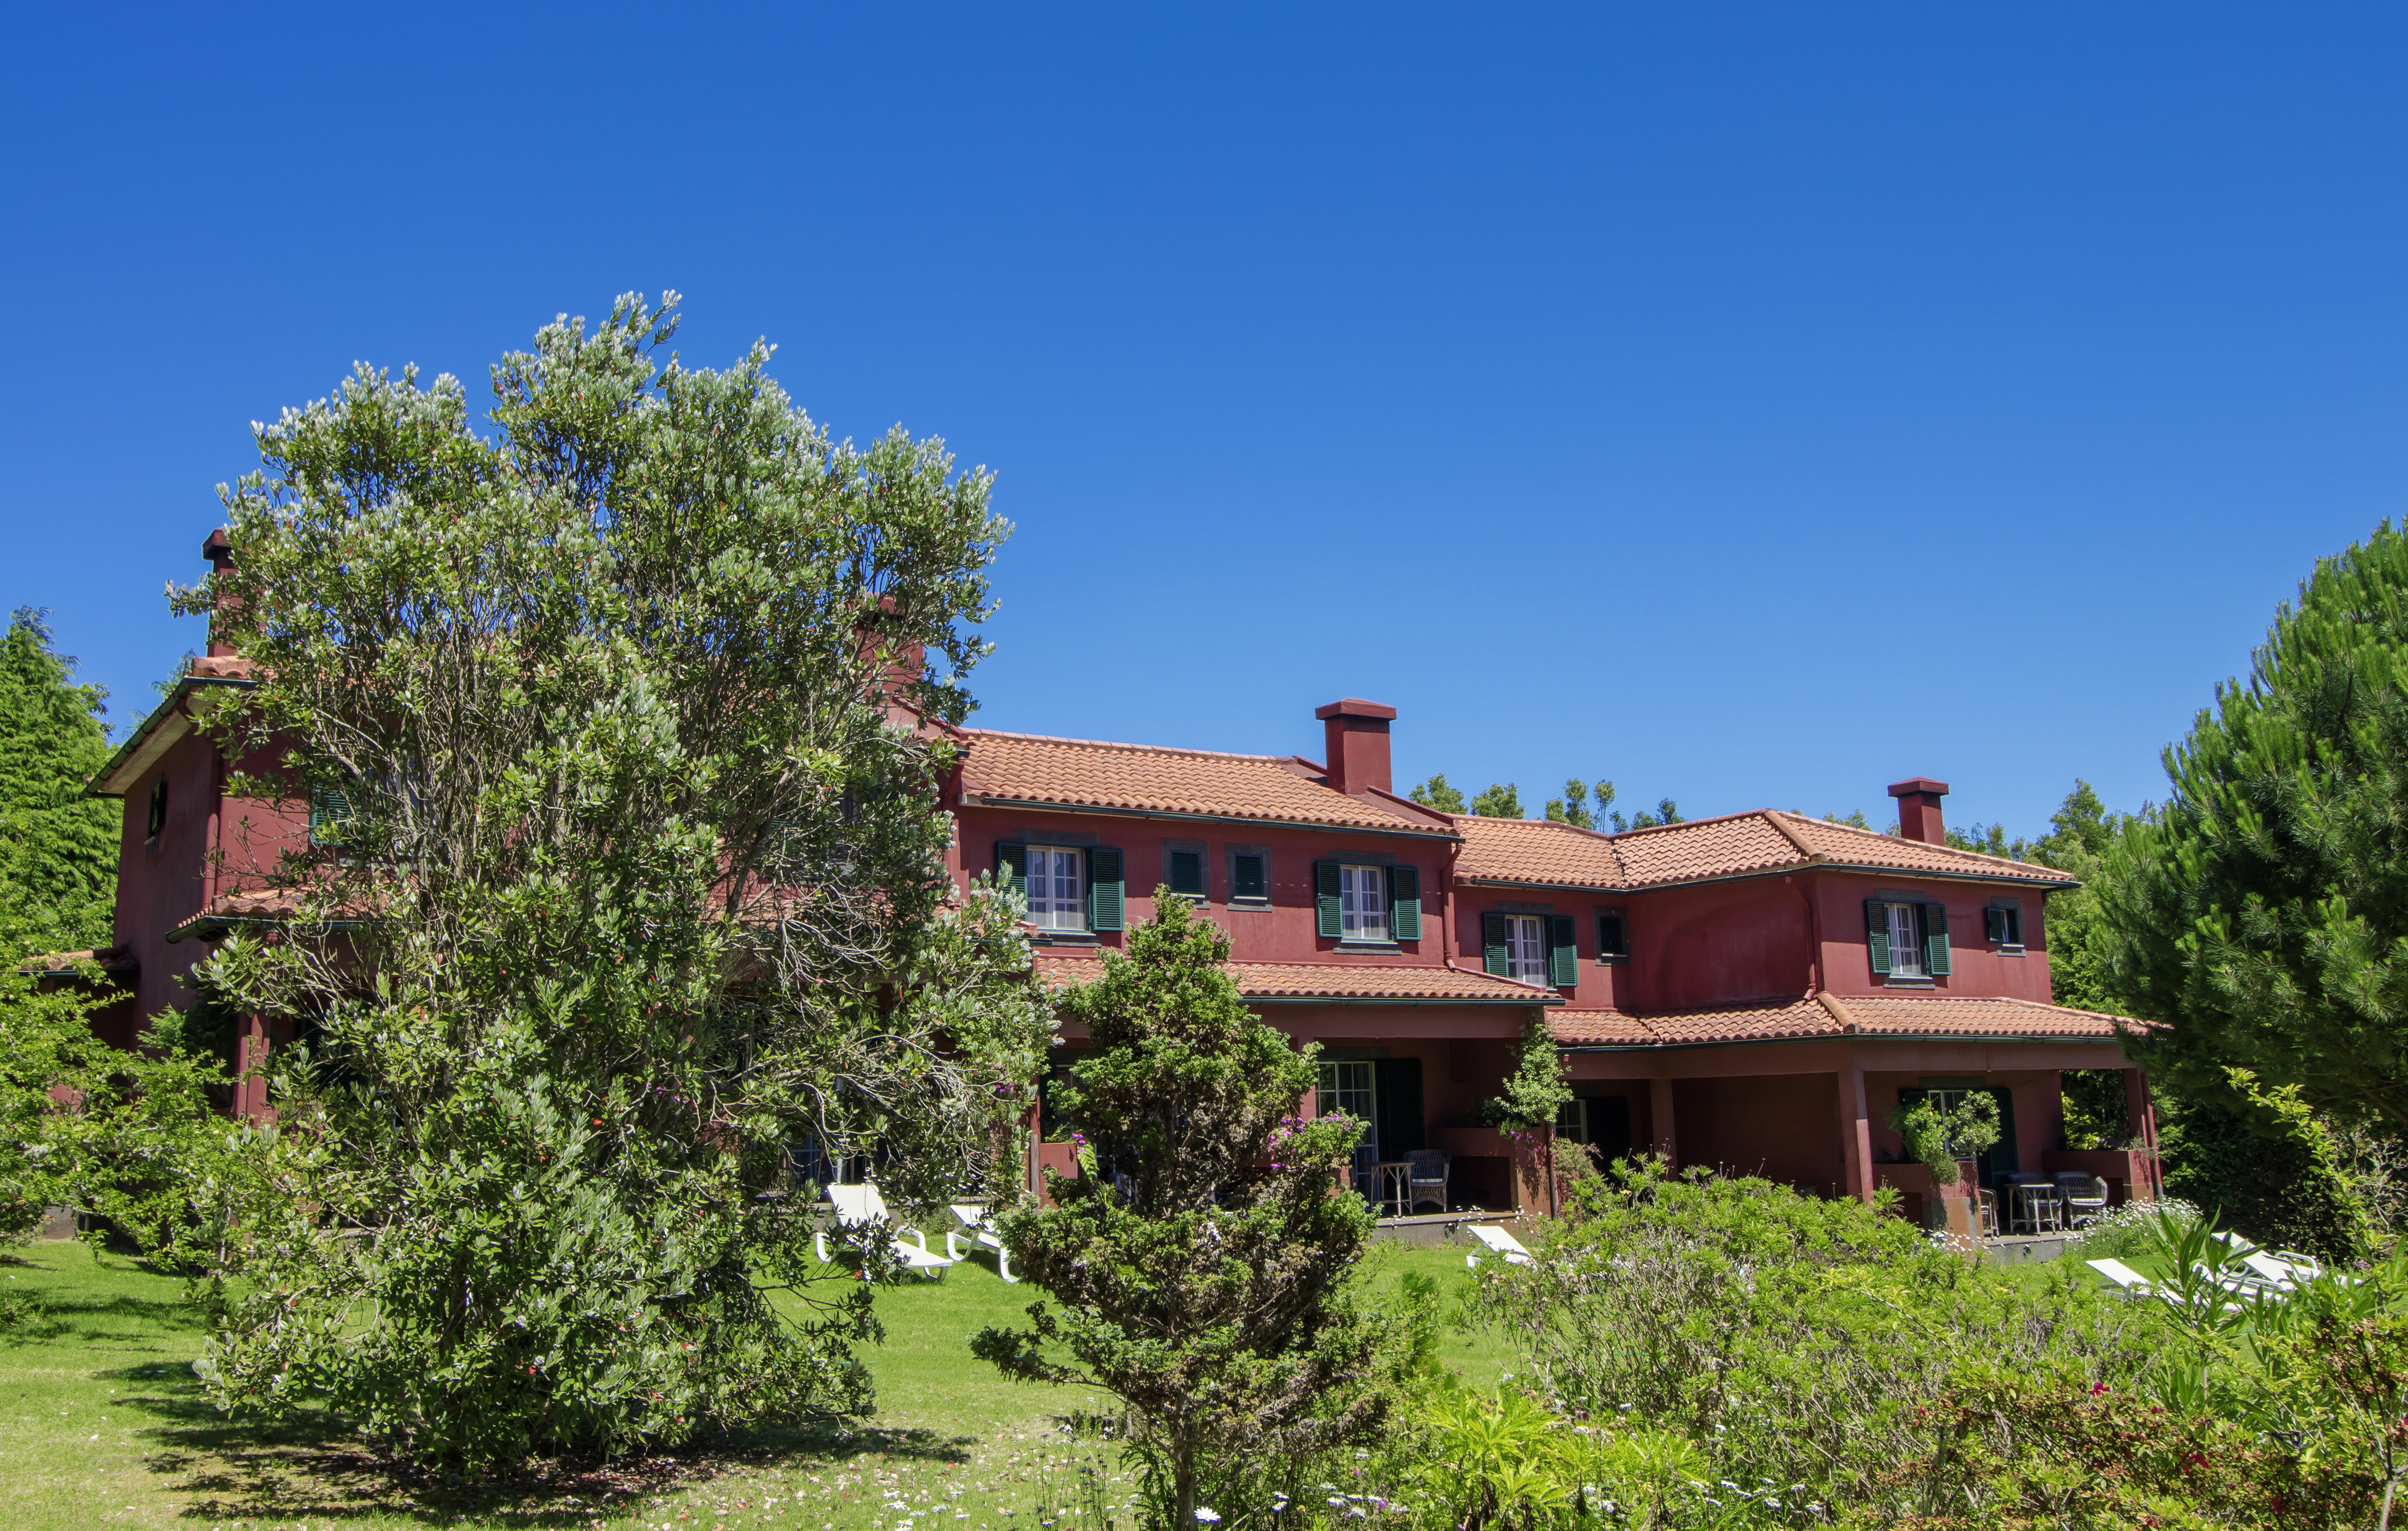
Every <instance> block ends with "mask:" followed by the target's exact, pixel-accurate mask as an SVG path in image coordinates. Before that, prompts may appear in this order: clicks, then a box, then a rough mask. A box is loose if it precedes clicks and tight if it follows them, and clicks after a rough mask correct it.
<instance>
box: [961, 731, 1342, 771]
mask: <svg viewBox="0 0 2408 1531" xmlns="http://www.w3.org/2000/svg"><path fill="white" fill-rule="evenodd" d="M962 732H963V733H965V734H968V735H969V736H970V740H971V743H973V744H975V743H977V741H978V740H979V739H981V738H987V739H1025V740H1028V741H1029V742H1031V743H1033V744H1076V745H1078V746H1079V747H1081V748H1082V749H1123V750H1129V751H1133V752H1135V753H1138V754H1143V755H1193V756H1197V757H1199V758H1204V759H1208V760H1257V761H1260V762H1262V763H1264V764H1266V765H1277V764H1279V763H1281V762H1283V761H1285V760H1301V759H1303V758H1304V757H1303V756H1301V755H1249V754H1246V753H1244V752H1243V751H1240V750H1233V749H1188V748H1186V747H1185V746H1183V745H1180V744H1130V743H1128V742H1127V741H1125V740H1120V739H1073V738H1071V737H1070V736H1068V734H1058V733H1018V732H1015V731H1013V730H1012V729H969V728H966V729H962Z"/></svg>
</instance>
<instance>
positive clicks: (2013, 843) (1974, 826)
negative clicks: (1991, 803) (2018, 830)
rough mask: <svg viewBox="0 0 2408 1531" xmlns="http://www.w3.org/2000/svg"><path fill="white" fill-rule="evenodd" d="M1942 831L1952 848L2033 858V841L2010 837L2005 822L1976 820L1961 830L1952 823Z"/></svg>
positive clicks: (2016, 859) (2008, 857)
mask: <svg viewBox="0 0 2408 1531" xmlns="http://www.w3.org/2000/svg"><path fill="white" fill-rule="evenodd" d="M1942 835H1943V837H1944V838H1945V840H1946V842H1947V844H1948V845H1949V848H1951V849H1952V850H1970V851H1972V852H1973V853H1975V854H1976V855H1980V856H2003V857H2005V858H2006V859H2009V860H2011V861H2025V860H2029V859H2031V853H2032V843H2031V842H2030V841H2028V840H2026V839H2024V838H2023V837H2022V836H2020V835H2018V836H2016V837H2014V839H2009V838H2008V837H2007V827H2006V826H2005V825H2003V824H1983V823H1979V822H1975V823H1971V824H1968V825H1966V826H1965V827H1964V828H1963V829H1961V830H1960V829H1958V828H1957V826H1955V825H1953V824H1952V825H1949V826H1948V827H1947V828H1946V829H1945V830H1942Z"/></svg>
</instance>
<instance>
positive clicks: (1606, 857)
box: [1455, 809, 2073, 889]
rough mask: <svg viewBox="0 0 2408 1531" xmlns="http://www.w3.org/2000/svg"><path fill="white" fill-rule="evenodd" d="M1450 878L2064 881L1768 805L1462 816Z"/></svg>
mask: <svg viewBox="0 0 2408 1531" xmlns="http://www.w3.org/2000/svg"><path fill="white" fill-rule="evenodd" d="M1455 828H1456V829H1457V830H1460V831H1461V832H1462V835H1463V851H1462V853H1461V855H1460V856H1459V857H1458V858H1457V859H1456V861H1455V871H1456V874H1457V875H1459V876H1463V877H1468V878H1471V879H1474V880H1477V881H1482V882H1499V883H1529V884H1543V885H1546V886H1549V887H1555V888H1629V889H1636V888H1664V887H1670V886H1672V885H1675V884H1679V883H1687V882H1700V881H1704V880H1707V879H1710V878H1715V877H1735V876H1744V875H1746V874H1749V873H1752V872H1775V871H1779V870H1781V869H1783V868H1786V867H1805V866H1815V865H1839V866H1850V867H1877V868H1881V869H1884V870H1887V871H1896V872H1921V873H1939V874H1945V875H1952V876H1959V877H2000V878H2010V877H2011V878H2014V879H2016V880H2018V881H2022V882H2044V883H2069V884H2070V883H2071V882H2072V881H2073V879H2072V878H2071V877H2070V876H2068V875H2066V874H2064V873H2062V872H2058V871H2056V870H2055V869H2053V868H2050V867H2044V866H2034V865H2031V864H2030V863H2028V862H2025V861H2011V860H2009V859H2006V858H2005V857H2002V856H1982V855H1978V854H1976V853H1974V852H1972V851H1962V850H1952V849H1950V848H1949V847H1948V846H1946V845H1926V844H1925V843H1924V842H1922V841H1920V840H1905V839H1901V838H1899V836H1897V835H1892V834H1881V833H1877V832H1875V831H1873V830H1858V829H1853V828H1851V827H1849V826H1848V825H1845V824H1833V823H1829V822H1828V821H1826V820H1823V819H1819V818H1809V817H1807V816H1804V815H1802V814H1785V813H1782V812H1780V811H1778V810H1775V809H1757V810H1755V811H1753V812H1750V813H1744V814H1730V815H1727V816H1723V817H1720V818H1699V819H1691V820H1689V821H1688V822H1686V823H1684V824H1666V825H1661V826H1658V827H1656V828H1654V829H1646V830H1627V831H1625V832H1623V833H1621V834H1599V833H1598V832H1596V831H1595V830H1583V829H1577V828H1575V827H1573V826H1572V825H1570V824H1555V823H1551V822H1549V821H1547V820H1545V819H1537V818H1474V817H1469V816H1457V817H1456V819H1455Z"/></svg>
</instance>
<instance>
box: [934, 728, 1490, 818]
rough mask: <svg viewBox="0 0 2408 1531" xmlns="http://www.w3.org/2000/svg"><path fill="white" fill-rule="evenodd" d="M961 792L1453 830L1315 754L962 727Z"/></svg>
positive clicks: (1132, 808) (1130, 808)
mask: <svg viewBox="0 0 2408 1531" xmlns="http://www.w3.org/2000/svg"><path fill="white" fill-rule="evenodd" d="M962 739H963V742H964V744H966V745H967V746H968V759H967V761H966V762H965V764H964V766H963V769H962V790H963V793H964V795H965V796H967V797H969V798H972V799H979V798H986V799H990V800H998V801H1002V802H1030V803H1058V804H1060V805H1061V806H1063V807H1066V808H1110V809H1117V810H1119V811H1121V812H1125V813H1154V814H1178V815H1182V816H1196V817H1204V818H1235V819H1252V820H1258V821H1261V822H1265V823H1283V824H1326V825H1331V826H1333V827H1339V828H1346V829H1364V830H1388V831H1390V832H1396V833H1406V834H1426V835H1432V836H1436V837H1440V838H1446V837H1451V836H1452V835H1453V834H1454V833H1455V830H1453V828H1452V827H1450V825H1449V824H1448V822H1447V818H1446V816H1445V815H1443V814H1436V813H1429V812H1426V811H1423V810H1421V809H1418V808H1416V807H1414V806H1413V805H1412V803H1410V802H1403V801H1402V800H1399V799H1396V798H1389V797H1384V796H1381V795H1378V794H1364V795H1360V796H1356V795H1352V794H1349V793H1345V792H1340V791H1336V790H1333V789H1332V788H1331V787H1329V786H1328V785H1327V784H1326V780H1325V778H1324V775H1323V773H1322V769H1321V768H1320V767H1319V766H1317V765H1314V764H1313V763H1312V761H1310V760H1305V759H1301V758H1296V757H1281V756H1275V755H1222V754H1216V753H1213V752H1211V751H1206V750H1190V749H1161V748H1156V747H1154V746H1151V745H1144V744H1098V743H1097V742H1095V741H1093V740H1086V739H1048V738H1044V737H1041V736H1039V735H1037V734H1026V733H997V732H995V731H994V730H992V729H963V730H962Z"/></svg>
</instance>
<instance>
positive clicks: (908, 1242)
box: [811, 1181, 953, 1281]
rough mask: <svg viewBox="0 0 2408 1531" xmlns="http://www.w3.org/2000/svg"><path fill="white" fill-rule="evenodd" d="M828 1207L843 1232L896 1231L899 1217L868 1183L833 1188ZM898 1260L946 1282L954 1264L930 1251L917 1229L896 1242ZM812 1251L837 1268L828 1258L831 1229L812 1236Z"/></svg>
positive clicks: (909, 1230) (908, 1267)
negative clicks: (946, 1274) (832, 1211)
mask: <svg viewBox="0 0 2408 1531" xmlns="http://www.w3.org/2000/svg"><path fill="white" fill-rule="evenodd" d="M826 1189H827V1199H828V1205H829V1206H833V1207H835V1208H836V1225H837V1227H839V1229H854V1228H873V1227H892V1226H894V1225H895V1216H894V1214H893V1213H891V1212H889V1211H887V1210H886V1198H885V1197H883V1196H881V1195H880V1194H879V1193H878V1188H877V1187H876V1186H875V1185H872V1184H870V1183H868V1182H867V1181H864V1182H863V1183H862V1184H860V1185H857V1186H829V1187H827V1188H826ZM892 1242H893V1244H894V1246H895V1258H896V1259H897V1260H900V1261H901V1262H903V1267H904V1268H905V1269H906V1270H910V1271H915V1272H917V1273H919V1274H920V1275H922V1276H925V1277H926V1278H928V1279H930V1280H932V1281H937V1280H942V1279H943V1278H944V1275H945V1272H947V1271H949V1270H951V1269H953V1262H952V1261H950V1260H948V1259H946V1258H945V1257H944V1256H943V1255H940V1254H937V1253H934V1252H932V1251H931V1250H930V1249H929V1248H928V1235H925V1234H924V1233H922V1232H920V1230H919V1229H917V1228H905V1229H903V1230H902V1231H901V1233H900V1234H898V1235H896V1236H895V1237H894V1239H893V1240H892ZM811 1248H812V1249H813V1250H814V1251H816V1252H817V1253H818V1255H819V1257H820V1262H821V1264H834V1263H835V1262H833V1261H831V1260H830V1259H829V1258H828V1247H827V1227H826V1225H825V1224H822V1225H821V1227H820V1228H819V1229H818V1230H817V1231H816V1232H814V1233H813V1234H812V1235H811Z"/></svg>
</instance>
